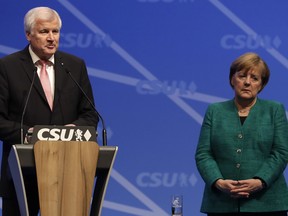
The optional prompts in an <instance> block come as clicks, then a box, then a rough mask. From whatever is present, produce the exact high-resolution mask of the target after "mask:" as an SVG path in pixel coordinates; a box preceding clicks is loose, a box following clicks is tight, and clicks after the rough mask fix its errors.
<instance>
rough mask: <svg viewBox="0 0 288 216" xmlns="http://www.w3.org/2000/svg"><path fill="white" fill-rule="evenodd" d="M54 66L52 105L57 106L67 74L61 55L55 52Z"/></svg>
mask: <svg viewBox="0 0 288 216" xmlns="http://www.w3.org/2000/svg"><path fill="white" fill-rule="evenodd" d="M54 58H55V59H54V60H55V65H54V70H55V93H54V105H55V106H57V105H58V103H59V100H60V95H61V90H62V89H63V86H64V85H65V83H64V82H65V80H66V79H67V78H66V77H67V74H66V71H65V68H64V65H63V61H62V55H61V53H59V52H56V53H55V55H54Z"/></svg>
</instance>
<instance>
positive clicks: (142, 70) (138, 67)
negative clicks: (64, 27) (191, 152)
mask: <svg viewBox="0 0 288 216" xmlns="http://www.w3.org/2000/svg"><path fill="white" fill-rule="evenodd" d="M58 1H59V2H60V3H61V4H62V5H63V6H64V7H65V8H66V9H67V10H69V11H70V12H71V13H72V14H73V15H74V16H76V17H77V18H78V19H79V20H80V21H81V22H82V23H83V24H84V25H85V26H86V27H87V28H89V29H90V30H91V31H92V32H94V33H95V34H99V35H101V36H102V38H105V37H106V34H105V33H104V32H103V31H102V30H101V29H100V28H98V27H97V26H96V25H95V24H94V23H92V22H91V21H90V20H89V19H88V18H87V17H86V16H85V15H84V14H83V13H81V12H80V11H79V10H78V9H77V8H75V7H74V6H73V5H72V4H71V3H70V2H69V1H66V0H58ZM110 48H111V49H113V50H114V51H115V52H116V53H117V54H118V55H119V56H121V57H122V58H123V59H124V60H126V61H127V63H129V64H130V65H131V66H132V67H134V68H135V69H136V70H137V71H138V72H139V73H140V74H142V75H143V76H144V77H145V78H146V79H147V80H152V81H154V80H158V79H157V78H156V77H155V76H154V75H153V74H152V73H151V72H150V71H148V70H147V69H146V68H145V67H144V66H143V65H141V64H140V63H139V62H138V61H137V60H136V59H135V58H133V57H132V56H131V55H130V54H129V53H127V52H126V51H125V50H124V49H122V48H121V47H120V46H119V45H118V44H117V43H116V42H115V41H111V44H110ZM168 98H170V99H171V100H172V101H173V102H174V103H175V104H177V105H178V106H179V107H180V108H181V109H182V110H184V111H185V112H186V113H187V114H188V115H189V116H191V117H192V118H193V119H194V120H195V121H196V122H197V123H199V124H200V125H201V123H202V120H203V117H202V116H201V115H200V114H199V113H197V112H196V111H195V110H194V109H193V108H192V107H190V106H189V105H188V104H187V103H185V101H183V100H182V99H180V98H178V97H175V96H169V95H168Z"/></svg>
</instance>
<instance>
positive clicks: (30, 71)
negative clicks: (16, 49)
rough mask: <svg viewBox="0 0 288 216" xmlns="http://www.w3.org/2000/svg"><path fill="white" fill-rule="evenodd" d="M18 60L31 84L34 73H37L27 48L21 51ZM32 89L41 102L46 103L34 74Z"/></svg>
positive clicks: (37, 77) (37, 78)
mask: <svg viewBox="0 0 288 216" xmlns="http://www.w3.org/2000/svg"><path fill="white" fill-rule="evenodd" d="M20 58H21V60H22V65H23V69H24V71H25V73H26V74H27V76H28V78H29V79H30V81H31V82H32V80H33V75H34V72H35V73H37V70H36V71H35V65H34V64H33V61H32V59H31V56H30V53H29V50H28V46H27V47H26V48H25V49H24V50H23V51H22V53H21V56H20ZM34 88H35V89H36V91H37V92H38V94H39V95H40V96H41V97H42V98H43V100H44V101H46V102H47V99H46V96H45V93H44V90H43V88H42V85H41V82H40V79H39V76H38V75H37V74H35V80H34ZM47 104H48V102H47Z"/></svg>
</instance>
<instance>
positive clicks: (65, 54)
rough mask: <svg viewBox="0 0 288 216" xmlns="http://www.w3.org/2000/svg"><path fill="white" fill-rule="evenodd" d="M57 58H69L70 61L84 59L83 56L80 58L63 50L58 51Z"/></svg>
mask: <svg viewBox="0 0 288 216" xmlns="http://www.w3.org/2000/svg"><path fill="white" fill-rule="evenodd" d="M55 58H60V59H64V60H65V59H69V60H70V61H71V60H72V61H76V62H80V61H83V59H82V58H80V57H78V56H76V55H74V54H71V53H68V52H64V51H61V50H58V51H56V53H55Z"/></svg>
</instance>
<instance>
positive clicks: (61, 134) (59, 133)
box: [37, 128, 74, 141]
mask: <svg viewBox="0 0 288 216" xmlns="http://www.w3.org/2000/svg"><path fill="white" fill-rule="evenodd" d="M66 130H67V129H62V130H61V129H57V128H53V129H51V130H50V129H49V128H42V129H40V130H39V131H38V133H37V138H38V139H39V140H50V141H58V140H61V141H70V140H72V138H73V133H74V129H69V131H68V132H69V134H68V136H66V134H67V132H66Z"/></svg>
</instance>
